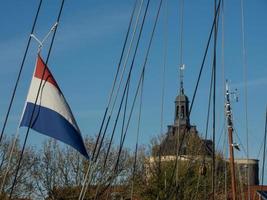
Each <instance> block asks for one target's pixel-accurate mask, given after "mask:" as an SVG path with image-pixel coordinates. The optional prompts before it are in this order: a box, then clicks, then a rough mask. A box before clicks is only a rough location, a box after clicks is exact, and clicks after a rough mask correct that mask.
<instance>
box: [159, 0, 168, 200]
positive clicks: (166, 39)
mask: <svg viewBox="0 0 267 200" xmlns="http://www.w3.org/2000/svg"><path fill="white" fill-rule="evenodd" d="M164 6H165V9H164V11H165V12H164V15H165V17H164V20H162V21H163V27H164V28H163V29H164V31H163V36H164V39H163V48H164V49H163V51H164V53H163V54H164V55H163V65H162V86H161V111H160V134H162V133H163V120H164V116H163V114H164V96H165V76H166V64H167V52H168V49H167V46H168V1H167V0H166V1H165V5H164ZM160 156H161V151H159V162H160V161H161V159H160ZM159 166H160V163H159ZM165 174H166V171H165ZM165 179H166V177H165ZM158 182H159V179H158ZM158 185H159V183H158ZM165 186H166V184H165ZM165 192H166V187H165ZM158 196H159V189H158Z"/></svg>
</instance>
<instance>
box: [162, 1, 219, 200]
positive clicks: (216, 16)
mask: <svg viewBox="0 0 267 200" xmlns="http://www.w3.org/2000/svg"><path fill="white" fill-rule="evenodd" d="M220 6H221V0H219V3H218V5H217V8H216V10H215V16H214V19H213V23H212V27H211V30H210V33H209V38H208V42H207V45H206V49H205V53H204V57H203V60H202V63H201V67H200V71H199V75H198V78H197V83H196V87H195V90H194V94H193V98H192V103H191V105H190V109H189V115H190V113H191V111H192V108H193V105H194V99H195V96H196V93H197V89H198V85H199V81H200V78H201V75H202V71H203V68H204V64H205V60H206V56H207V53H208V49H209V44H210V41H211V36H212V33H213V31H214V27H215V23H218V22H217V21H218V20H217V19H219V14H220ZM183 142H184V137H183V138H182V141H181V145H179V150H178V152H179V154H180V151H181V146H182V144H183ZM179 154H178V155H179ZM176 162H177V161H176ZM176 165H177V164H175V166H174V169H173V172H172V175H171V180H170V187H169V191H168V197H167V199H170V198H172V196H173V193H172V192H170V190H171V188H172V187H171V186H172V184H173V178H174V170H175V169H176Z"/></svg>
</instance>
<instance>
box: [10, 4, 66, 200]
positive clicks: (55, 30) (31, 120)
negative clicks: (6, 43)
mask: <svg viewBox="0 0 267 200" xmlns="http://www.w3.org/2000/svg"><path fill="white" fill-rule="evenodd" d="M64 3H65V0H62V2H61V6H60V10H59V13H58V17H57V21H56V24H57V26H55V29H54V32H53V36H52V41H51V43H50V47H49V50H48V54H47V58H46V62H45V66H44V69H43V73H42V78H41V80H40V84H39V88H38V92H37V95H36V99H35V102H34V107H33V111H32V114H31V118H30V126H29V127H28V128H27V132H26V136H25V139H24V142H23V147H22V150H21V153H20V157H19V162H18V165H17V169H16V172H15V178H14V180H13V183H12V187H11V191H10V194H9V200H11V199H12V195H13V191H14V187H15V185H16V181H17V176H18V172H19V168H20V165H21V161H22V157H23V153H24V150H25V146H26V143H27V140H28V136H29V132H30V128H31V126H32V122H33V116H34V111H35V108H36V103H37V100H38V97H39V94H40V90H41V86H42V83H43V77H44V75H45V71H46V69H47V63H48V61H49V58H50V54H51V50H52V47H53V44H54V40H55V36H56V32H57V27H58V24H59V20H60V17H61V13H62V10H63V6H64ZM39 50H40V49H39ZM39 50H38V51H39ZM38 53H39V52H38Z"/></svg>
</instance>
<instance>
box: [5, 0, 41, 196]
mask: <svg viewBox="0 0 267 200" xmlns="http://www.w3.org/2000/svg"><path fill="white" fill-rule="evenodd" d="M41 5H42V0H40V1H39V4H38V8H37V11H36V14H35V17H34V21H33V25H32V29H31V33H30V36H29V39H28V42H27V45H26V49H25V52H24V55H23V58H22V62H21V65H20V68H19V73H18V76H17V80H16V83H15V86H14V89H13V93H12V96H11V100H10V103H9V106H8V110H7V113H6V116H5V120H4V124H3V127H2V131H1V135H0V144H1V142H2V138H3V135H4V131H5V128H6V124H7V121H8V117H9V113H10V110H11V107H12V105H13V101H14V98H15V94H16V91H17V87H18V83H19V80H20V77H21V73H22V70H23V67H24V62H25V60H26V57H27V54H28V50H29V47H30V43H31V39H32V37H31V35H32V34H33V32H34V30H35V26H36V23H37V19H38V16H39V12H40V9H41ZM18 135H19V127H18V128H17V131H16V134H15V138H14V140H13V143H12V146H11V150H10V155H9V158H8V164H7V167H6V171H5V175H4V177H3V179H2V183H1V189H0V194H1V193H2V192H3V190H4V185H5V180H6V176H7V173H8V171H9V167H10V162H11V157H12V154H13V151H14V148H15V144H16V141H17V138H18Z"/></svg>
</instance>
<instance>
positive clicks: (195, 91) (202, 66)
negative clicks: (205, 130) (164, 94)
mask: <svg viewBox="0 0 267 200" xmlns="http://www.w3.org/2000/svg"><path fill="white" fill-rule="evenodd" d="M221 1H222V0H219V3H218V6H217V9H216V12H215V13H216V15H215V17H214V19H213V23H212V27H211V30H210V33H209V38H208V42H207V45H206V49H205V53H204V57H203V60H202V63H201V67H200V70H199V74H198V78H197V83H196V86H195V90H194V94H193V98H192V103H191V105H190V109H189V115H190V114H191V111H192V108H193V105H194V101H195V97H196V93H197V89H198V85H199V81H200V78H201V75H202V71H203V68H204V64H205V61H206V57H207V54H208V49H209V45H210V41H211V36H212V33H213V30H214V27H215V23H216V21H217V20H216V19H217V18H219V10H220V7H221Z"/></svg>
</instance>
